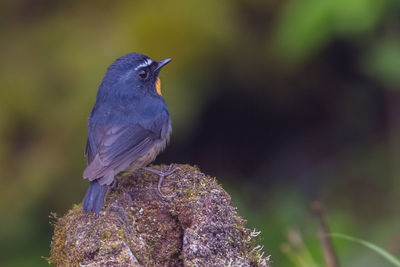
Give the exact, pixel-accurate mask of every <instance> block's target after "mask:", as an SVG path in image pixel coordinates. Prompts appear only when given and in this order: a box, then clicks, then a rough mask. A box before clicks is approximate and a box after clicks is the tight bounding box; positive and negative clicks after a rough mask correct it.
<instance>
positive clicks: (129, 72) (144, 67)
mask: <svg viewBox="0 0 400 267" xmlns="http://www.w3.org/2000/svg"><path fill="white" fill-rule="evenodd" d="M170 61H171V59H170V58H167V59H164V60H161V61H155V60H153V59H151V58H149V57H147V56H145V55H141V54H139V53H131V54H127V55H125V56H122V57H120V58H118V59H117V60H115V62H114V63H113V64H111V65H110V66H109V67H108V69H107V72H106V74H105V76H104V78H103V82H102V85H101V86H100V89H101V90H110V89H113V91H117V92H120V93H128V92H129V91H130V90H136V91H139V92H140V91H141V92H146V93H151V94H158V95H160V96H161V83H160V78H159V77H158V75H159V73H160V70H161V68H162V67H163V66H165V65H166V64H168V63H169V62H170Z"/></svg>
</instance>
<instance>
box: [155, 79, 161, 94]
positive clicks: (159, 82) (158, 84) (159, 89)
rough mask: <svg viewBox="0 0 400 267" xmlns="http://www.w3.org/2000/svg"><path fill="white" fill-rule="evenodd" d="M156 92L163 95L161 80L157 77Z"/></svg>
mask: <svg viewBox="0 0 400 267" xmlns="http://www.w3.org/2000/svg"><path fill="white" fill-rule="evenodd" d="M156 90H157V94H159V95H162V94H161V80H160V78H159V77H157V81H156Z"/></svg>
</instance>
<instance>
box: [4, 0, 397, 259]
mask: <svg viewBox="0 0 400 267" xmlns="http://www.w3.org/2000/svg"><path fill="white" fill-rule="evenodd" d="M399 12H400V4H399V2H398V1H395V0H379V1H376V0H285V1H282V0H266V1H261V0H250V1H245V0H218V1H216V0H202V1H183V0H182V1H179V0H170V1H161V0H156V1H112V2H110V1H96V2H94V1H93V2H90V1H89V2H86V1H85V2H83V1H61V0H59V1H54V0H53V1H49V0H40V1H33V0H32V1H22V0H16V1H7V0H6V1H2V2H1V3H0V38H1V41H0V59H1V60H0V86H1V91H0V213H1V219H0V265H1V266H45V265H47V263H46V261H45V259H42V258H41V256H48V253H49V244H50V239H51V235H52V227H51V225H50V224H49V214H50V213H51V212H56V213H57V214H58V215H59V216H61V215H63V214H64V213H65V212H66V211H67V210H68V209H69V208H71V207H72V205H73V204H77V203H79V202H80V201H81V199H82V197H83V195H84V193H85V191H86V187H87V181H86V180H82V178H81V175H82V172H83V169H84V168H85V158H84V157H83V150H84V146H85V141H86V135H87V119H88V115H89V112H90V110H91V108H92V106H93V104H94V100H95V95H96V91H97V86H98V85H99V83H100V81H101V78H102V77H103V74H104V72H105V70H106V68H107V67H108V65H109V64H111V63H112V61H113V60H114V59H115V58H117V57H119V56H121V55H124V54H126V53H129V52H140V53H143V54H146V55H148V56H150V57H152V58H154V59H158V60H159V59H163V58H166V57H172V58H173V61H172V63H170V64H169V65H168V67H166V68H165V69H163V71H162V73H161V80H162V91H163V95H164V98H165V100H166V102H167V103H168V106H169V109H170V113H171V116H172V125H173V129H174V130H173V135H172V139H171V143H170V145H169V146H168V148H167V149H166V151H165V152H164V153H163V154H161V155H160V156H159V157H158V159H157V161H156V162H157V163H166V164H168V163H172V162H176V163H190V164H196V165H198V166H199V167H200V169H201V170H202V171H203V172H205V173H207V174H210V175H212V176H216V177H218V179H219V181H220V183H222V185H223V186H224V188H225V189H226V190H227V191H228V192H229V193H230V194H231V195H232V200H233V203H234V204H235V205H236V206H238V209H239V212H240V213H241V214H242V215H243V216H244V217H245V218H246V219H248V226H249V227H250V228H256V229H257V230H261V231H262V233H261V236H262V238H263V240H262V242H263V243H264V245H265V247H264V250H265V251H266V253H267V254H272V260H273V265H274V266H317V265H319V266H322V265H323V258H322V253H321V246H320V244H319V242H318V239H317V237H316V229H317V227H318V219H317V218H316V217H315V215H313V213H312V212H311V210H310V202H311V201H313V200H319V201H321V202H322V203H323V204H324V205H325V208H326V213H327V217H328V221H329V224H330V228H331V230H332V231H333V232H339V233H344V234H348V235H351V236H355V237H359V238H362V239H365V240H368V241H370V242H372V243H374V244H376V245H378V246H380V247H382V248H384V249H386V250H388V251H390V252H391V253H393V254H394V255H399V254H400V245H399V244H400V228H399V219H400V212H399V203H400V180H399V179H398V177H399V175H400V93H399V91H398V90H399V80H400V17H399V14H400V13H399ZM287 233H289V234H287ZM298 237H300V238H301V240H302V242H300V241H299V240H298ZM296 240H297V241H296ZM334 243H335V246H336V249H337V253H338V255H339V259H340V261H341V262H342V263H343V266H356V267H357V266H390V265H389V263H388V262H387V261H385V260H383V259H381V258H380V256H378V255H376V254H374V253H372V252H371V251H369V250H368V249H367V248H365V247H362V246H359V245H357V244H355V243H351V242H348V241H343V240H338V239H335V240H334ZM302 262H303V263H302ZM304 262H305V263H304Z"/></svg>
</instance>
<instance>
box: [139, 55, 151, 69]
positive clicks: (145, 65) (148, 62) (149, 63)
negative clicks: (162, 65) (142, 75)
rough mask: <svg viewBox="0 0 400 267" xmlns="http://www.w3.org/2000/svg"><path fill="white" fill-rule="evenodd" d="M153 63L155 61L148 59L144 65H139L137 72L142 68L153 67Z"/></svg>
mask: <svg viewBox="0 0 400 267" xmlns="http://www.w3.org/2000/svg"><path fill="white" fill-rule="evenodd" d="M151 63H153V60H151V59H150V58H148V59H146V60H145V61H144V62H143V63H141V64H139V66H137V67H136V68H135V70H137V69H139V68H142V67H147V66H149V65H151Z"/></svg>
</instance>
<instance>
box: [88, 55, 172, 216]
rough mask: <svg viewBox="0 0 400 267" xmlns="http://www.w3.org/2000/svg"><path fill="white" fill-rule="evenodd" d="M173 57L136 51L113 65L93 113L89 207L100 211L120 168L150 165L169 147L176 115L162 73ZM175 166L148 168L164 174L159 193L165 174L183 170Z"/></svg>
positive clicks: (91, 121)
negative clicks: (166, 98) (162, 84)
mask: <svg viewBox="0 0 400 267" xmlns="http://www.w3.org/2000/svg"><path fill="white" fill-rule="evenodd" d="M170 61H171V59H170V58H168V59H165V60H161V61H155V60H152V59H151V58H149V57H147V56H144V55H141V54H139V53H131V54H127V55H125V56H122V57H120V58H118V59H117V60H115V62H114V63H113V64H111V65H110V66H109V67H108V69H107V71H106V73H105V75H104V78H103V80H102V82H101V84H100V86H99V88H98V92H97V97H96V103H95V105H94V107H93V109H92V111H91V113H90V117H89V124H88V138H87V142H86V149H85V156H86V158H87V167H86V169H85V171H84V172H83V177H84V178H87V179H89V181H90V184H89V188H88V190H87V192H86V195H85V197H84V199H83V211H84V212H87V211H94V212H96V213H98V212H100V210H101V209H102V207H103V199H104V193H105V188H106V186H110V185H111V184H112V183H113V182H114V179H115V176H116V175H117V174H118V173H119V172H121V171H135V170H137V169H139V168H142V167H145V166H147V165H148V164H149V163H151V162H152V161H153V160H154V159H155V158H156V156H157V155H158V154H159V153H160V152H161V151H162V150H164V148H165V146H166V144H167V142H168V140H169V136H170V134H171V118H170V115H169V112H168V107H167V104H166V103H165V101H164V99H163V98H162V96H161V87H160V79H159V77H158V75H159V72H160V69H161V68H162V67H163V66H165V65H166V64H168V63H169V62H170ZM171 168H172V165H171V166H170V168H169V170H168V171H167V172H162V171H158V170H154V169H151V168H145V169H146V170H148V171H151V172H154V173H156V174H158V175H159V176H160V180H159V183H158V192H159V193H160V194H161V191H160V187H161V183H162V180H163V178H164V177H165V176H166V175H169V174H171V173H172V172H174V171H176V170H178V169H179V168H175V169H171ZM161 195H162V194H161Z"/></svg>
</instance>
